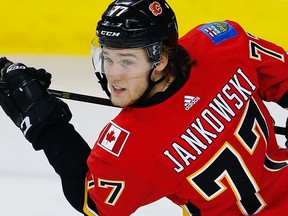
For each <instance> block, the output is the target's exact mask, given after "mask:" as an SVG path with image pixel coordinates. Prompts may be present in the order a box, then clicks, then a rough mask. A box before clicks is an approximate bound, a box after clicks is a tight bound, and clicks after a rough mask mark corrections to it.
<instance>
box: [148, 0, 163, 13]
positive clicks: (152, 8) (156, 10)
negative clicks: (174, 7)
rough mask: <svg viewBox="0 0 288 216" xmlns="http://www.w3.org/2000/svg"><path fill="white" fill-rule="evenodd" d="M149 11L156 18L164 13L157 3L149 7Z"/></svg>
mask: <svg viewBox="0 0 288 216" xmlns="http://www.w3.org/2000/svg"><path fill="white" fill-rule="evenodd" d="M149 10H150V11H151V12H152V13H153V15H154V16H158V15H160V14H161V13H162V7H161V5H160V3H159V2H157V1H154V2H153V3H151V4H150V5H149Z"/></svg>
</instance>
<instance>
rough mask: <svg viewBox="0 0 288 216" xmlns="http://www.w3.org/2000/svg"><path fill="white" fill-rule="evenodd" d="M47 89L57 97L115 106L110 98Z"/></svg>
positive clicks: (2, 84) (1, 83) (3, 84)
mask: <svg viewBox="0 0 288 216" xmlns="http://www.w3.org/2000/svg"><path fill="white" fill-rule="evenodd" d="M0 88H5V82H2V81H0ZM47 90H48V92H49V93H50V94H51V95H53V96H55V97H58V98H63V99H69V100H75V101H81V102H87V103H94V104H99V105H105V106H112V107H116V106H114V105H113V104H112V103H111V101H110V99H107V98H101V97H95V96H90V95H83V94H78V93H73V92H67V91H60V90H55V89H47Z"/></svg>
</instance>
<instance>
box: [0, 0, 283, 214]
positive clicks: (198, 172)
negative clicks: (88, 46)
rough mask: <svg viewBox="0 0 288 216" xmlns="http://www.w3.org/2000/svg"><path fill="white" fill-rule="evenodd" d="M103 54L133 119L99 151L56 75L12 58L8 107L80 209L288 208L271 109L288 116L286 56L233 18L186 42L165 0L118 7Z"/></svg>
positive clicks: (121, 120)
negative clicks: (78, 126)
mask: <svg viewBox="0 0 288 216" xmlns="http://www.w3.org/2000/svg"><path fill="white" fill-rule="evenodd" d="M98 42H99V44H100V48H96V43H98ZM93 45H95V47H94V50H93V51H94V52H93V62H94V66H95V68H96V70H97V76H98V77H99V78H100V80H101V83H102V87H103V89H104V90H105V91H106V92H107V93H108V94H109V95H110V98H111V101H112V103H113V104H114V105H116V106H119V107H122V110H121V112H120V113H119V115H118V116H116V117H115V118H114V119H113V120H111V121H110V122H109V123H108V124H107V125H106V126H105V127H104V128H103V130H102V131H101V133H100V135H99V138H98V139H97V141H96V143H95V146H94V148H93V149H92V150H90V148H89V146H88V145H87V143H86V142H85V141H84V140H83V138H82V137H81V136H80V135H79V134H78V133H77V132H76V131H75V129H74V127H73V126H72V125H71V124H70V123H69V120H70V119H71V113H70V111H69V108H68V106H67V105H66V104H65V103H64V102H63V101H61V100H59V99H57V98H55V97H53V96H51V95H49V94H48V93H47V91H46V89H47V88H48V86H49V84H50V78H51V77H50V75H49V73H47V72H46V71H45V70H44V71H43V70H36V69H35V68H29V67H26V66H25V65H24V64H20V63H16V64H12V62H10V61H8V60H7V59H5V58H2V59H1V68H3V69H2V70H1V79H2V81H3V82H5V83H6V86H5V89H3V90H2V91H1V99H0V101H1V106H2V108H3V109H4V111H5V112H6V114H7V115H8V116H10V118H11V119H12V120H13V122H14V123H15V124H16V125H17V126H18V127H19V128H20V129H21V130H22V131H23V134H24V135H25V137H26V138H27V139H28V140H29V141H30V142H31V143H32V145H33V147H34V148H35V149H36V150H41V149H43V150H44V152H45V155H46V156H47V158H48V160H49V162H50V164H51V165H52V166H53V167H54V169H55V171H56V172H57V173H58V174H59V176H60V177H61V180H62V186H63V191H64V194H65V196H66V198H67V200H68V201H69V202H70V203H71V205H72V206H73V207H74V208H75V209H77V210H78V211H80V212H82V213H83V214H85V215H101V216H103V215H104V216H112V215H113V216H114V215H117V216H127V215H130V214H132V213H133V212H135V211H136V210H137V208H139V207H141V206H144V205H146V204H149V203H152V202H154V201H156V200H158V199H160V198H162V197H167V198H169V199H170V200H171V201H173V202H174V203H175V204H176V205H179V206H181V207H182V208H183V214H184V215H185V216H187V215H203V216H205V215H208V216H211V215H231V216H235V215H253V214H258V215H269V216H271V215H283V214H282V213H283V212H287V211H288V204H287V203H288V187H287V179H288V168H287V159H288V150H287V149H284V150H279V148H278V146H277V143H276V139H275V133H274V129H273V121H272V119H271V117H270V115H269V112H268V110H267V108H266V107H265V105H264V103H263V101H274V102H276V103H278V104H279V105H280V106H282V107H283V108H287V107H288V92H287V89H288V63H287V61H288V57H287V54H286V53H285V51H284V50H283V49H282V48H281V47H279V46H276V45H275V44H272V43H270V42H267V41H265V40H262V39H260V38H258V37H256V36H253V35H251V34H248V33H246V32H245V31H244V30H243V29H242V28H241V27H240V26H239V25H238V24H237V23H235V22H233V21H228V20H227V21H222V22H214V23H208V24H202V25H199V26H197V27H195V28H194V29H192V30H191V31H190V32H188V33H187V34H186V35H185V36H183V37H182V38H181V39H179V40H178V31H177V22H176V18H175V15H174V13H173V11H172V9H171V8H170V7H169V5H168V4H167V2H165V1H164V0H156V1H155V0H145V1H143V0H117V1H115V2H113V3H112V4H111V5H110V6H109V7H108V9H107V10H106V11H105V12H104V14H103V16H102V19H101V20H100V21H99V22H98V25H97V39H96V40H94V41H93ZM106 85H108V87H107V86H106ZM159 215H161V212H159Z"/></svg>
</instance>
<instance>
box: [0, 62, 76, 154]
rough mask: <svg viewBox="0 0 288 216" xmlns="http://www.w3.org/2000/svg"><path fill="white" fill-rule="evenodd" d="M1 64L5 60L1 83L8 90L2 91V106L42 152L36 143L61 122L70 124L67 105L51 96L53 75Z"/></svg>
mask: <svg viewBox="0 0 288 216" xmlns="http://www.w3.org/2000/svg"><path fill="white" fill-rule="evenodd" d="M6 60H7V59H6ZM1 61H2V62H4V61H5V59H4V60H3V59H2V58H1V59H0V67H1V66H2V67H3V65H4V68H3V69H2V70H1V78H0V79H1V82H2V83H5V86H4V87H3V88H1V90H0V105H1V106H2V108H3V110H4V112H5V113H6V114H7V115H8V116H9V117H10V118H11V119H12V121H13V122H14V123H15V124H16V126H17V127H19V128H20V129H21V131H22V132H23V134H24V136H25V137H26V139H27V140H28V141H29V142H31V143H32V144H33V147H34V149H35V150H40V149H42V147H41V146H39V145H38V143H37V139H38V137H39V135H40V133H41V132H42V131H43V130H44V129H45V127H46V126H48V125H51V124H53V123H54V122H56V121H57V120H59V119H62V120H64V121H67V122H68V121H70V119H71V116H72V115H71V113H70V110H69V108H68V106H67V104H65V103H64V102H62V101H61V100H59V99H57V98H55V97H54V96H51V95H50V94H49V93H48V91H47V88H48V87H49V85H50V83H51V81H50V80H51V75H50V74H49V73H47V72H46V71H45V70H44V69H39V70H36V69H35V68H27V67H26V66H25V65H24V64H21V63H15V64H11V62H9V61H8V60H7V61H8V62H6V63H5V62H4V63H5V64H3V63H1Z"/></svg>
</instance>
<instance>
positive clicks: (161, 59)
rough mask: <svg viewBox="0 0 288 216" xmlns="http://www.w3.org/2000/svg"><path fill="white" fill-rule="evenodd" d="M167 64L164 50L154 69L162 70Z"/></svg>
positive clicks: (166, 55)
mask: <svg viewBox="0 0 288 216" xmlns="http://www.w3.org/2000/svg"><path fill="white" fill-rule="evenodd" d="M167 64H168V54H167V53H166V52H163V53H162V54H161V57H160V62H159V64H158V65H157V67H156V68H155V70H156V71H163V70H164V68H165V67H166V65H167Z"/></svg>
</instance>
